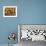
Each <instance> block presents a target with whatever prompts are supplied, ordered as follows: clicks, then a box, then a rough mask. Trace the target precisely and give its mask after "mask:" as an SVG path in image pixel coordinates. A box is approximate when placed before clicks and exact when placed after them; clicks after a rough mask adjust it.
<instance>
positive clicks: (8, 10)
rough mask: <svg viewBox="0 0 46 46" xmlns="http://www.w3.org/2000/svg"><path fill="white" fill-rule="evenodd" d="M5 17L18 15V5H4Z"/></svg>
mask: <svg viewBox="0 0 46 46" xmlns="http://www.w3.org/2000/svg"><path fill="white" fill-rule="evenodd" d="M3 17H17V6H3Z"/></svg>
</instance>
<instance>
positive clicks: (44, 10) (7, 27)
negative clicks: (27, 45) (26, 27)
mask: <svg viewBox="0 0 46 46" xmlns="http://www.w3.org/2000/svg"><path fill="white" fill-rule="evenodd" d="M5 5H16V6H17V7H18V14H17V15H18V17H17V18H4V17H3V13H2V11H3V6H5ZM17 24H46V0H4V2H1V3H0V44H7V43H8V39H7V36H8V34H9V32H11V31H12V32H16V34H17V32H18V30H17ZM16 43H17V41H16Z"/></svg>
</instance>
